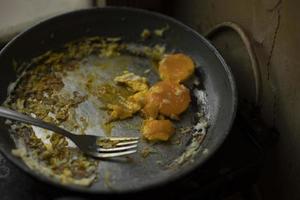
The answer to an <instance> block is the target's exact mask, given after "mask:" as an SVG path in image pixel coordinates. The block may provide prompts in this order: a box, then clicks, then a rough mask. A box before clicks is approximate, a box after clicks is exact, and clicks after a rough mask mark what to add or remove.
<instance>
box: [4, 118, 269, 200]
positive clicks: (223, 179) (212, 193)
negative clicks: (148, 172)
mask: <svg viewBox="0 0 300 200" xmlns="http://www.w3.org/2000/svg"><path fill="white" fill-rule="evenodd" d="M254 132H255V130H254V129H253V128H251V127H250V126H249V124H248V123H246V120H244V119H242V117H240V116H239V115H238V116H237V118H236V120H235V122H234V124H233V127H232V130H231V132H230V134H229V135H228V137H227V139H226V140H225V142H224V144H223V145H222V146H221V148H220V149H219V150H218V152H217V153H216V154H215V155H214V156H213V157H212V158H211V159H210V160H208V162H206V163H205V164H204V165H203V166H202V167H200V168H199V169H197V170H196V171H194V172H192V173H191V174H190V175H189V176H187V177H185V178H183V179H180V180H177V181H175V182H173V183H170V184H168V185H165V186H161V187H159V188H154V189H151V190H149V191H143V192H139V193H132V194H127V195H122V197H120V196H116V195H113V196H111V195H110V196H108V195H105V196H103V195H102V196H101V198H102V199H119V198H122V199H124V198H128V199H129V198H130V199H140V198H143V199H145V198H146V197H147V198H146V199H150V198H155V197H158V195H159V197H164V198H166V197H167V198H173V199H185V200H186V199H198V198H199V197H205V198H206V199H223V198H224V197H227V196H230V195H232V194H233V193H235V192H241V191H247V190H248V189H250V188H251V187H252V185H253V184H254V183H255V182H256V178H257V176H258V174H259V170H260V168H261V165H262V161H263V157H264V147H263V145H261V144H262V143H261V141H263V139H261V138H258V134H256V133H254ZM75 197H76V198H75ZM99 198H100V197H99V195H98V196H97V195H86V194H80V193H74V192H71V191H67V190H63V189H61V188H57V187H55V186H52V185H48V184H46V183H42V182H40V181H38V180H36V179H34V178H32V177H31V176H29V175H27V174H25V173H24V172H23V171H21V170H20V169H19V168H17V167H16V166H14V165H13V164H12V163H10V162H9V161H8V160H7V159H5V158H4V157H3V156H2V155H1V154H0V199H1V200H19V199H22V200H27V199H30V200H35V199H36V200H37V199H45V200H48V199H49V200H53V199H99Z"/></svg>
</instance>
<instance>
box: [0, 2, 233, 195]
mask: <svg viewBox="0 0 300 200" xmlns="http://www.w3.org/2000/svg"><path fill="white" fill-rule="evenodd" d="M137 16H139V17H137ZM74 19H78V20H74ZM124 21H126V22H127V23H126V26H125V24H124ZM67 22H70V23H67ZM141 22H143V23H141ZM74 24H76V25H77V27H76V26H74ZM96 24H102V25H105V27H106V28H105V29H103V28H101V27H97V26H95V25H96ZM166 24H167V25H168V26H169V27H170V28H169V30H168V31H167V32H166V34H165V36H164V37H162V38H160V37H157V38H150V39H149V40H147V41H143V40H141V39H140V33H141V32H142V30H144V29H145V28H149V30H154V29H157V28H160V27H165V26H166ZM62 27H64V31H62ZM78 27H81V28H80V29H78ZM102 27H103V26H102ZM45 28H47V29H48V30H49V28H50V29H51V31H50V32H49V31H45ZM75 30H76V31H77V32H76V31H75ZM66 32H67V33H69V34H68V36H66ZM120 32H122V33H120ZM36 35H39V37H36ZM86 36H106V37H116V36H121V37H122V40H123V41H124V43H126V44H134V45H136V44H138V45H137V46H138V47H140V46H141V44H142V45H147V46H150V47H154V46H155V44H162V45H165V46H166V52H168V53H172V52H183V53H185V54H186V55H189V56H191V57H192V59H193V60H194V62H195V63H196V66H197V69H196V76H195V77H193V78H192V79H190V82H189V83H187V85H188V87H189V88H190V89H191V93H192V96H193V100H192V105H190V107H189V109H188V110H187V111H186V112H185V113H184V114H182V115H181V117H180V118H181V120H180V121H178V122H176V128H177V129H176V130H177V131H176V134H175V135H174V136H173V137H172V139H171V141H170V142H168V143H155V144H154V143H149V142H145V141H144V140H141V144H140V145H139V153H137V154H135V155H132V156H130V158H121V159H115V160H109V161H100V163H99V166H98V169H97V172H98V173H99V178H98V180H97V182H96V183H94V184H93V185H92V186H91V187H88V188H78V187H76V186H70V185H68V186H67V187H68V188H76V189H79V190H82V191H94V192H105V191H129V190H133V189H141V188H144V187H147V186H150V185H155V184H158V183H162V182H165V181H167V180H170V179H173V178H175V177H178V176H179V175H181V174H183V173H186V172H187V171H190V170H191V169H192V168H194V167H195V166H197V165H199V164H201V163H202V162H204V161H205V160H206V159H207V157H208V156H210V155H211V154H212V153H213V152H214V151H215V150H216V148H217V147H218V146H219V145H220V144H221V142H222V141H223V140H224V138H225V136H226V134H227V132H228V131H229V128H230V124H231V120H232V118H233V116H234V110H235V93H234V85H233V82H232V77H231V74H230V72H229V71H228V68H227V67H226V64H225V63H224V61H223V60H222V59H221V57H220V56H219V54H218V53H217V52H216V51H215V50H214V49H213V48H212V47H211V46H210V45H209V44H208V43H207V41H206V40H204V39H203V38H202V37H200V36H199V35H197V34H196V33H194V32H193V31H192V30H190V29H189V28H188V27H185V26H184V25H182V24H180V23H178V22H176V21H174V20H172V19H169V18H167V17H163V16H160V15H157V14H153V13H148V12H145V11H139V10H131V9H117V8H106V9H99V10H98V9H95V10H83V11H78V12H74V13H70V14H66V15H62V16H59V17H57V18H54V19H50V20H49V21H46V22H44V23H42V24H40V25H38V26H36V27H34V28H32V29H31V30H30V31H28V32H25V33H23V34H22V35H21V36H19V37H18V38H17V39H15V41H13V42H12V43H11V44H10V45H9V46H8V47H6V48H5V49H4V50H3V51H2V52H1V57H0V64H1V66H4V65H5V66H8V67H9V66H12V63H14V62H17V63H23V62H29V61H30V60H31V59H32V58H35V57H36V56H38V55H41V54H42V53H44V52H46V51H47V50H49V49H52V50H55V49H59V48H60V47H61V46H63V45H64V44H66V43H68V42H69V41H73V40H75V39H78V38H82V37H86ZM37 38H38V39H37ZM183 38H184V40H183ZM36 39H37V40H39V42H35V43H33V44H32V45H33V46H34V47H35V48H32V49H34V50H32V52H19V53H18V51H16V49H18V48H20V47H21V46H23V45H29V41H34V40H36ZM30 44H31V43H30ZM12 52H15V53H14V56H12V54H11V53H12ZM71 64H72V63H70V65H71ZM78 64H79V67H78V68H77V69H76V70H71V71H69V72H66V73H64V76H63V78H62V81H63V85H64V86H63V88H62V90H61V92H62V93H64V94H72V93H74V91H75V90H76V91H77V92H78V94H79V96H84V94H85V92H86V91H85V90H84V88H83V86H82V85H81V80H86V78H89V77H92V76H94V77H96V78H92V79H93V81H95V82H97V83H99V84H102V83H107V82H109V81H111V80H112V79H113V78H114V77H115V76H116V75H120V74H121V73H122V72H123V71H124V70H128V71H130V72H134V73H136V74H137V75H140V76H145V77H147V79H148V80H149V82H150V85H152V84H153V83H154V82H156V81H157V80H158V76H157V73H156V71H155V66H153V65H155V63H153V62H152V60H151V59H149V58H148V57H145V56H137V55H133V54H130V53H128V52H127V53H126V52H124V53H123V54H121V55H118V56H112V57H110V58H100V57H99V56H95V55H91V54H88V55H86V56H84V57H82V58H81V59H80V61H79V62H78ZM115 66H117V67H115ZM10 69H12V67H11V68H10ZM1 70H3V69H2V68H1ZM9 73H10V74H12V75H11V76H9V77H8V78H7V79H4V80H2V82H1V84H0V85H1V90H3V91H4V90H6V89H7V88H8V86H9V83H11V82H14V81H15V80H16V78H15V77H14V74H15V73H16V72H14V71H11V72H9ZM89 74H92V75H89ZM20 80H21V79H20ZM193 83H200V84H199V85H200V86H197V87H195V86H193ZM67 96H68V95H67ZM4 99H6V97H5V96H3V97H1V100H2V101H4ZM92 101H93V100H92V99H85V101H82V102H81V101H80V102H78V106H77V107H76V108H75V109H74V110H75V111H74V112H75V113H76V115H77V116H84V117H87V118H91V119H93V120H91V121H89V124H88V125H86V130H85V131H86V132H87V133H92V132H93V134H95V133H96V134H99V135H105V134H107V132H109V131H108V130H105V128H103V126H101V124H102V123H101V122H102V121H103V116H105V115H107V114H106V112H105V111H102V113H101V109H100V110H99V109H98V110H99V112H93V111H94V110H95V106H99V107H101V105H100V104H99V105H98V104H92V103H91V102H92ZM202 111H205V113H206V115H204V116H203V115H202ZM203 117H204V118H203ZM206 117H209V125H210V127H209V129H208V130H207V131H208V134H207V136H206V137H205V138H204V134H205V133H206V129H205V127H206V120H203V119H205V118H206ZM140 121H141V118H140V117H139V116H135V117H133V118H132V119H128V120H124V121H118V122H115V123H114V124H113V126H114V127H113V129H112V131H111V135H116V136H117V135H126V136H128V135H129V136H131V135H140V133H139V124H140ZM98 122H99V123H98ZM66 126H68V125H67V124H66ZM106 128H107V129H109V128H110V127H106ZM2 135H3V134H2ZM1 137H3V138H4V139H5V140H7V141H8V140H11V139H9V138H7V137H5V136H1ZM203 139H204V140H203ZM202 141H203V144H202ZM200 144H201V145H200ZM0 146H1V150H2V151H3V152H4V153H6V154H10V151H11V150H12V149H14V148H15V147H14V145H13V143H11V141H10V142H7V143H5V144H4V143H0ZM9 157H10V158H11V159H12V160H13V161H14V162H16V163H17V164H18V165H20V166H22V168H25V166H24V165H23V164H22V163H21V162H20V160H18V159H16V158H13V157H11V156H9ZM30 173H33V172H30ZM35 176H38V177H39V178H41V179H42V180H46V181H51V182H53V179H47V178H43V177H41V175H36V174H35Z"/></svg>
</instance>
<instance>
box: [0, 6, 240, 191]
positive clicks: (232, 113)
mask: <svg viewBox="0 0 300 200" xmlns="http://www.w3.org/2000/svg"><path fill="white" fill-rule="evenodd" d="M102 10H125V11H129V12H136V13H142V14H146V15H150V16H156V17H159V18H163V19H165V20H167V21H171V22H172V23H174V24H177V25H179V26H180V28H183V29H185V30H187V31H189V32H191V33H192V34H194V35H195V36H197V37H199V38H200V39H201V40H202V42H203V44H204V45H206V47H207V48H208V49H209V50H210V51H212V53H213V54H214V55H215V56H216V57H217V59H218V60H219V62H220V63H221V65H222V67H223V68H224V70H225V73H226V75H227V78H228V81H229V83H230V89H231V92H232V95H231V96H232V100H231V101H232V102H230V103H231V105H232V106H231V110H230V111H229V112H228V113H229V114H230V118H229V123H228V125H227V129H226V130H225V129H224V133H223V134H222V135H221V137H220V138H219V139H218V140H217V142H216V143H215V144H214V146H212V147H210V150H209V151H208V152H207V153H206V155H205V156H204V158H203V159H201V160H198V161H197V160H195V161H194V163H193V165H192V166H191V167H189V168H187V169H186V170H184V171H182V172H177V173H176V174H175V175H173V176H172V177H168V179H164V180H160V181H159V182H153V183H150V184H149V185H144V186H141V187H135V188H126V189H125V190H124V189H123V190H105V189H104V190H89V189H87V188H86V187H82V186H75V185H64V184H61V183H59V182H58V181H55V180H54V179H51V178H49V177H46V176H44V175H40V174H39V173H35V172H34V171H33V170H31V169H30V168H29V167H27V166H23V165H22V164H21V163H19V161H17V160H20V159H19V158H16V157H14V156H13V155H12V154H11V153H9V152H7V151H6V150H4V149H2V147H1V146H0V151H1V152H2V153H3V155H4V157H6V158H8V160H9V161H11V162H12V163H13V164H14V165H16V166H18V167H19V168H20V169H21V170H23V171H25V172H26V173H27V174H29V175H30V176H31V177H34V178H35V179H37V180H39V181H42V182H44V183H47V184H51V185H53V186H55V187H57V188H63V189H66V190H68V191H73V192H80V193H88V194H125V193H127V194H129V193H132V192H137V191H145V190H148V189H153V188H158V187H160V186H163V185H165V184H167V183H170V182H174V181H176V180H178V179H180V178H182V177H184V176H186V175H187V174H190V173H191V172H193V171H194V170H195V169H196V168H198V167H200V166H201V165H202V164H203V163H205V162H206V161H207V160H208V159H209V158H210V157H211V156H212V155H213V154H214V153H215V152H216V151H217V150H218V149H219V148H220V146H221V145H222V144H223V142H224V141H225V139H226V137H227V135H228V134H229V132H230V129H231V127H232V124H233V121H234V118H235V116H236V109H237V90H236V85H235V80H234V77H233V74H232V72H231V69H230V68H229V66H228V65H227V64H226V62H225V60H224V59H223V57H222V56H221V54H220V53H219V52H218V51H217V49H216V48H215V47H214V46H213V45H212V44H211V43H210V42H209V41H208V40H207V39H206V38H205V37H204V36H202V35H201V34H199V33H198V32H197V31H195V30H194V29H193V28H191V27H190V26H188V25H185V24H183V23H182V22H180V21H179V20H177V19H174V18H172V17H169V16H167V15H164V14H161V13H158V12H153V11H149V10H144V9H138V8H131V7H114V6H106V7H101V8H99V7H97V8H85V9H79V10H75V11H71V12H67V13H63V14H59V15H56V16H53V17H49V18H46V19H44V20H42V21H40V22H38V23H35V24H34V25H32V26H30V27H28V28H27V29H25V30H24V31H22V32H20V33H19V34H18V35H16V36H15V37H14V38H13V39H11V40H10V41H9V42H8V43H7V44H6V45H5V46H4V47H3V48H2V50H1V51H0V56H1V55H2V54H3V53H4V52H5V51H6V49H8V48H9V47H10V45H12V44H13V43H14V42H15V41H17V40H18V39H19V38H21V37H22V36H23V34H26V33H27V32H30V31H31V30H33V29H34V28H35V27H37V26H39V25H40V24H43V23H47V22H48V21H49V20H53V19H56V18H61V17H64V16H67V15H70V14H76V13H81V12H89V11H93V12H95V11H98V12H101V11H102ZM199 153H200V152H199Z"/></svg>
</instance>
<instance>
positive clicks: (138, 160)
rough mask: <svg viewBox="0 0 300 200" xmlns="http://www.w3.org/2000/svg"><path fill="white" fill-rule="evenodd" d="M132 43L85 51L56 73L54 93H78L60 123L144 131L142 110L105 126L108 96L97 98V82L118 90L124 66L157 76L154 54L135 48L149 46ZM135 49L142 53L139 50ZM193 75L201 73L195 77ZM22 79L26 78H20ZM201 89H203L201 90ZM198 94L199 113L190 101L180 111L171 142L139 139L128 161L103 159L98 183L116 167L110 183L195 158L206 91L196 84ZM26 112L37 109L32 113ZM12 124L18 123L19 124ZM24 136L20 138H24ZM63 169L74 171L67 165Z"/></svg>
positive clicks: (102, 131)
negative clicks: (108, 51)
mask: <svg viewBox="0 0 300 200" xmlns="http://www.w3.org/2000/svg"><path fill="white" fill-rule="evenodd" d="M128 46H129V47H130V48H129V49H128V51H131V52H133V53H131V54H117V55H110V56H98V55H95V54H88V55H87V56H83V57H82V59H81V60H80V61H79V62H78V63H77V66H78V67H75V68H74V69H72V70H67V71H64V72H62V73H58V72H56V73H55V76H57V77H60V79H61V81H62V87H61V88H60V89H59V90H57V91H55V92H56V95H57V96H59V97H63V98H65V99H72V98H78V100H76V101H75V103H74V105H75V106H72V107H70V108H69V109H68V110H67V112H68V120H63V121H62V122H61V123H60V126H61V127H63V128H66V129H67V130H70V131H72V132H73V133H75V134H93V135H107V134H109V135H112V136H140V131H139V128H140V124H141V118H140V117H139V116H134V117H133V118H131V119H126V120H122V121H117V122H113V123H112V124H111V125H109V126H105V122H106V119H107V112H106V111H105V110H103V106H104V104H103V101H105V99H103V98H102V99H101V98H100V99H99V98H97V95H95V93H94V91H95V90H97V87H98V86H99V85H100V86H101V85H102V86H103V85H109V87H113V88H114V89H116V90H118V89H117V88H118V86H117V85H114V83H113V79H114V78H115V77H116V76H118V75H120V74H121V73H122V72H123V71H130V72H134V73H135V74H137V75H140V76H144V77H146V78H147V80H148V81H149V84H150V85H152V84H153V83H155V82H157V81H158V80H159V77H158V75H157V73H156V64H155V62H154V61H153V58H151V57H149V56H148V57H145V56H141V55H140V53H137V52H139V51H142V50H145V48H143V47H138V48H137V49H136V50H134V48H135V46H134V45H132V44H131V45H128ZM146 49H148V51H150V50H151V49H150V48H149V47H147V48H146ZM135 53H137V54H138V55H135ZM156 56H157V55H156ZM25 75H26V73H25ZM25 75H24V76H25ZM194 78H195V79H197V78H196V77H194ZM20 82H21V83H22V80H21V81H20ZM198 82H199V81H198ZM16 87H17V86H16ZM191 87H192V85H190V88H191ZM200 93H201V94H202V95H197V94H200ZM194 94H196V95H194V96H195V97H196V99H198V101H197V109H198V108H200V110H198V111H197V112H196V113H195V111H194V110H193V108H191V106H190V108H189V110H187V111H186V112H185V113H184V114H183V115H182V116H181V119H180V121H178V122H177V123H176V128H177V131H176V132H177V133H176V134H175V135H174V136H173V137H172V138H171V141H169V142H168V143H150V142H146V141H144V140H141V142H140V145H139V153H138V154H135V155H132V156H130V159H129V158H128V159H129V160H130V162H127V164H126V165H125V164H123V165H122V164H120V163H119V164H116V163H110V162H100V165H99V169H98V170H97V171H98V172H99V173H100V175H99V181H98V182H97V184H96V185H97V186H95V187H99V186H104V187H105V184H104V183H103V179H102V178H103V177H102V172H105V173H108V172H107V171H111V172H113V173H111V174H112V175H111V178H110V179H111V180H110V182H111V183H110V186H111V187H116V188H118V185H119V182H122V181H123V180H126V179H128V178H132V176H133V174H134V173H135V172H136V171H144V172H145V173H144V176H145V177H151V174H157V173H161V174H162V175H163V174H165V173H164V172H163V171H164V170H166V169H169V167H170V166H171V167H172V168H174V167H175V168H177V167H179V166H181V165H182V164H184V163H185V162H186V161H190V160H192V158H193V156H194V155H196V154H197V152H198V151H199V150H200V148H199V147H200V146H201V145H200V144H201V142H202V140H203V138H204V136H205V133H206V129H207V118H206V111H207V110H206V103H205V92H204V91H199V90H198V91H196V89H195V91H194ZM43 95H45V97H46V98H47V95H48V94H47V93H45V94H43ZM124 95H126V94H124ZM109 98H111V100H113V96H110V97H109ZM116 98H117V97H116ZM23 103H24V102H23ZM194 103H195V102H194ZM21 107H22V106H21ZM28 114H31V115H33V114H32V113H28ZM48 115H49V116H48V117H50V118H55V115H54V114H53V113H51V112H50V113H48ZM195 115H197V120H196V123H195V122H194V119H195ZM13 126H14V127H15V125H13ZM32 129H33V132H34V133H35V137H36V138H37V139H36V140H37V141H41V142H43V143H44V144H46V147H47V144H48V145H49V144H50V142H51V141H50V140H51V139H52V138H53V134H52V133H51V132H49V131H45V130H43V129H40V128H37V127H32ZM110 132H111V133H110ZM20 139H21V140H22V138H20ZM52 140H53V139H52ZM16 143H17V144H20V146H18V147H19V148H23V147H24V146H22V145H24V141H23V142H22V141H21V142H20V141H16ZM67 145H68V148H73V147H74V144H72V142H71V141H69V140H67ZM23 149H24V148H23ZM19 153H20V152H19ZM27 153H28V152H27ZM75 156H78V155H75ZM21 157H22V156H21ZM22 158H23V160H24V161H25V162H26V163H27V165H29V167H31V168H33V169H38V168H37V166H34V165H35V163H36V162H32V161H29V160H28V159H24V157H22ZM27 158H28V156H27ZM89 162H90V161H89ZM168 166H169V167H168ZM91 167H95V165H91ZM43 169H44V170H42V171H40V172H41V173H45V174H51V173H50V172H49V171H47V170H48V168H47V167H45V168H43ZM92 171H93V170H92ZM62 173H70V172H69V171H66V172H62ZM105 173H104V174H105ZM56 178H57V179H59V180H60V181H61V182H63V183H72V184H80V185H90V184H91V183H92V181H93V180H94V179H95V176H94V174H93V175H92V176H90V177H89V179H87V178H85V179H82V181H83V182H80V181H78V180H76V179H72V180H71V181H70V180H62V179H61V177H56ZM79 180H81V179H79Z"/></svg>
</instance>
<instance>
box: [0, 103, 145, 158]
mask: <svg viewBox="0 0 300 200" xmlns="http://www.w3.org/2000/svg"><path fill="white" fill-rule="evenodd" d="M0 117H4V118H8V119H12V120H16V121H20V122H23V123H27V124H31V125H34V126H38V127H41V128H44V129H48V130H50V131H53V132H55V133H59V134H61V135H64V136H66V137H68V138H69V139H70V140H72V141H73V142H74V143H75V144H76V145H77V147H78V148H79V149H80V150H81V151H82V152H84V153H85V154H88V155H90V156H92V157H96V158H111V157H117V156H124V155H129V154H132V153H135V152H136V151H137V150H136V149H137V143H138V139H139V137H104V136H94V135H76V134H73V133H70V132H69V131H66V130H65V129H62V128H60V127H58V126H56V125H54V124H51V123H47V122H44V121H42V120H40V119H36V118H33V117H30V116H27V115H24V114H22V113H19V112H16V111H13V110H10V109H7V108H4V107H2V106H0Z"/></svg>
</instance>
